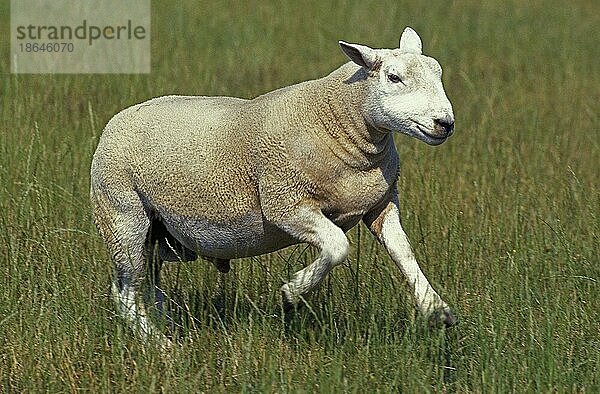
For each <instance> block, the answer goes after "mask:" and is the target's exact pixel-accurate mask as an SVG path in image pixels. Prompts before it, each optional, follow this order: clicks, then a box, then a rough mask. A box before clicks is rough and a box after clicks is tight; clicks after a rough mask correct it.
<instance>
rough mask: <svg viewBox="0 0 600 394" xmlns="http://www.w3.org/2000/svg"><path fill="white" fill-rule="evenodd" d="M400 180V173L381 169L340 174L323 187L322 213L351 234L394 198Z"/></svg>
mask: <svg viewBox="0 0 600 394" xmlns="http://www.w3.org/2000/svg"><path fill="white" fill-rule="evenodd" d="M396 177H397V171H391V172H390V173H385V172H384V171H381V169H380V168H377V169H373V170H371V171H366V172H359V173H354V174H349V173H346V174H340V176H338V177H336V178H335V179H332V180H331V182H330V183H329V184H328V185H327V186H325V187H324V188H323V193H322V195H321V196H322V204H321V207H322V211H323V213H324V214H325V215H326V216H327V217H328V218H329V219H330V220H331V221H333V222H334V223H335V224H336V225H338V226H339V227H341V228H342V229H343V230H344V231H347V230H349V229H350V228H352V227H354V226H355V225H356V224H357V223H358V222H359V221H360V220H361V219H362V217H363V216H364V215H365V214H366V213H367V212H369V211H371V210H372V209H373V208H375V206H377V205H378V204H379V203H381V201H382V200H383V199H384V198H385V197H386V196H388V195H390V189H391V188H393V187H395V184H396V183H395V180H396Z"/></svg>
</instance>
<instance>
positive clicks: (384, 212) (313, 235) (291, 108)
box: [91, 28, 456, 343]
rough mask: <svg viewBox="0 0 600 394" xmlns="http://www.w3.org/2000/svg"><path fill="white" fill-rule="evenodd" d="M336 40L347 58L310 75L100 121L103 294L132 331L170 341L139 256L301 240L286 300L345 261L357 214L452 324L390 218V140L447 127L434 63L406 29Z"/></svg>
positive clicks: (214, 254)
mask: <svg viewBox="0 0 600 394" xmlns="http://www.w3.org/2000/svg"><path fill="white" fill-rule="evenodd" d="M339 45H340V47H341V49H342V51H343V52H344V53H345V54H346V56H348V58H350V60H351V62H348V63H346V64H344V65H342V66H341V67H339V68H338V69H337V70H335V71H333V72H332V73H331V74H329V75H328V76H326V77H324V78H321V79H317V80H312V81H307V82H303V83H299V84H297V85H293V86H289V87H284V88H281V89H278V90H275V91H273V92H269V93H267V94H264V95H262V96H259V97H257V98H255V99H252V100H244V99H239V98H230V97H198V96H165V97H160V98H156V99H152V100H149V101H146V102H144V103H142V104H138V105H134V106H132V107H129V108H127V109H125V110H123V111H121V112H120V113H118V114H117V115H115V116H114V117H113V118H112V119H111V120H110V121H109V123H108V124H107V126H106V127H105V129H104V132H103V134H102V137H101V138H100V142H99V144H98V147H97V150H96V152H95V154H94V158H93V161H92V167H91V201H92V206H93V210H94V218H95V223H96V226H97V227H98V230H99V232H100V234H101V236H102V237H103V239H104V241H105V242H106V244H107V247H108V249H109V251H110V254H111V257H112V260H113V263H114V267H115V270H116V276H115V279H114V282H113V285H112V292H113V296H114V299H115V301H116V303H117V306H118V309H119V312H120V313H121V314H122V315H123V316H124V317H125V318H126V319H127V320H128V321H129V322H130V323H131V324H132V325H133V327H134V329H135V331H136V332H137V333H138V334H139V335H140V336H142V337H143V338H147V337H153V338H156V339H158V340H159V341H161V342H163V343H167V342H168V341H167V340H166V338H165V337H164V335H163V334H162V333H161V332H160V330H159V329H158V328H156V327H155V326H154V325H153V324H152V323H151V322H150V321H149V319H148V314H147V312H146V311H145V308H144V303H143V302H141V301H140V300H139V299H138V298H139V297H138V296H139V295H138V293H139V289H140V285H141V283H142V281H143V279H144V276H145V274H146V272H147V265H148V264H150V263H152V262H154V261H159V262H162V261H190V260H195V259H196V258H197V257H198V256H200V257H202V258H204V259H206V260H209V261H211V262H212V263H213V264H214V265H215V266H216V268H217V269H218V270H219V271H221V272H227V271H229V269H230V266H229V260H230V259H236V258H241V257H248V256H257V255H261V254H264V253H269V252H273V251H276V250H278V249H281V248H284V247H286V246H289V245H293V244H297V243H308V244H310V245H312V246H314V247H315V248H317V249H318V250H319V252H320V254H319V256H318V258H317V259H316V260H315V261H314V262H313V263H312V264H310V265H309V266H307V267H306V268H304V269H302V270H300V271H298V272H296V273H295V275H294V276H293V277H292V279H291V280H290V281H289V282H288V283H285V284H284V285H283V286H282V287H281V293H282V298H283V304H284V308H285V309H286V310H289V309H290V308H293V307H294V306H295V305H297V304H298V302H299V300H300V299H301V297H302V296H303V295H305V294H306V293H308V292H310V291H311V290H313V289H314V288H315V287H316V286H317V285H318V284H319V283H320V282H321V281H322V280H323V278H324V277H325V276H326V275H327V273H328V272H329V271H330V270H331V269H332V268H333V267H335V266H337V265H339V264H341V263H342V262H344V260H345V259H346V257H347V256H348V250H349V244H348V239H347V238H346V235H345V233H346V232H347V231H348V230H350V229H351V228H352V227H354V226H355V225H356V224H357V223H358V222H359V221H360V220H362V221H363V222H364V223H365V225H366V226H367V227H368V228H369V229H370V231H371V232H372V233H373V235H374V236H375V237H376V238H377V239H378V240H379V241H380V242H381V244H383V246H384V247H385V248H386V250H387V251H388V253H389V254H390V256H391V258H392V260H393V261H394V262H395V263H396V265H397V266H398V267H399V269H400V270H401V271H402V273H403V274H404V275H405V277H406V279H407V281H408V283H409V284H410V287H411V290H412V291H413V293H414V299H415V302H416V306H417V308H418V309H419V310H420V312H421V313H422V314H423V315H424V316H425V317H427V318H429V319H430V320H431V321H432V322H433V323H434V324H436V325H437V324H445V325H446V326H451V325H452V324H454V323H455V322H456V319H455V317H454V315H453V313H452V312H451V310H450V308H449V307H448V305H447V304H446V302H444V301H443V300H442V298H440V296H439V295H438V293H437V292H436V291H435V290H434V289H433V288H432V286H431V285H430V283H429V281H428V280H427V278H426V277H425V275H424V274H423V272H422V271H421V269H420V267H419V264H418V263H417V261H416V260H415V257H414V255H413V252H412V251H411V248H410V245H409V241H408V238H407V236H406V234H405V232H404V230H403V229H402V226H401V224H400V216H399V203H398V194H397V178H398V173H399V161H398V153H397V151H396V147H395V145H394V139H393V132H400V133H404V134H407V135H410V136H412V137H415V138H417V139H419V140H421V141H424V142H426V143H427V144H430V145H438V144H441V143H442V142H444V141H445V140H446V139H447V138H448V137H449V136H450V135H451V134H452V132H453V129H454V115H453V111H452V106H451V104H450V102H449V100H448V98H447V97H446V94H445V92H444V88H443V86H442V82H441V75H442V69H441V67H440V65H439V63H438V62H437V61H436V60H435V59H433V58H431V57H427V56H424V55H423V54H422V49H421V45H422V44H421V39H420V37H419V36H418V35H417V33H416V32H415V31H414V30H412V29H411V28H406V29H405V30H404V32H403V33H402V36H401V38H400V45H399V48H397V49H372V48H369V47H367V46H364V45H357V44H349V43H346V42H343V41H340V42H339ZM157 267H158V271H160V264H158V265H157ZM155 276H156V278H155V280H156V281H157V280H158V274H157V275H155ZM161 297H162V294H161V293H160V292H158V293H157V304H159V305H157V307H159V308H160V301H161Z"/></svg>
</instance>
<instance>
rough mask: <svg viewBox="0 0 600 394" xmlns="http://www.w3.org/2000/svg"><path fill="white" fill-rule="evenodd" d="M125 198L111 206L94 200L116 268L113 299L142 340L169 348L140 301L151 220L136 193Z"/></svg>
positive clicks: (101, 228) (103, 235)
mask: <svg viewBox="0 0 600 394" xmlns="http://www.w3.org/2000/svg"><path fill="white" fill-rule="evenodd" d="M121 196H122V195H121ZM124 197H125V198H127V200H126V201H124V199H123V198H124ZM124 197H123V196H122V199H119V201H118V202H115V200H114V199H111V200H110V203H109V199H107V198H104V197H103V196H102V195H98V194H96V195H94V198H93V200H92V201H93V203H94V205H95V207H94V208H95V209H94V211H95V221H96V225H97V227H98V229H99V231H100V234H101V235H102V237H103V238H104V241H105V242H106V244H107V246H108V249H109V252H110V254H111V257H112V260H113V263H114V265H115V271H116V277H115V279H114V281H113V284H112V297H113V299H114V301H115V303H116V306H117V310H118V312H119V314H120V315H121V316H122V317H123V318H124V319H125V320H126V321H127V323H128V324H129V325H130V326H131V327H132V329H133V330H134V332H135V333H136V334H138V335H139V337H140V338H142V339H144V340H146V339H152V340H155V341H156V342H157V343H158V344H159V345H160V346H161V347H163V348H165V347H168V346H169V344H170V342H169V340H168V339H167V338H166V337H165V336H164V334H162V333H161V332H160V330H159V329H158V328H156V327H155V326H154V325H153V324H152V323H151V322H150V320H149V317H148V315H147V313H146V308H145V306H144V303H143V302H141V301H140V300H138V298H139V297H138V295H139V290H140V287H141V284H142V282H143V280H144V276H145V274H146V256H145V250H144V249H145V247H146V236H147V233H148V229H149V226H150V221H149V219H148V217H147V215H146V213H145V211H144V209H143V206H142V203H141V201H140V200H139V198H138V197H137V195H136V194H135V192H133V191H132V192H131V194H130V195H127V196H124ZM115 205H116V206H115Z"/></svg>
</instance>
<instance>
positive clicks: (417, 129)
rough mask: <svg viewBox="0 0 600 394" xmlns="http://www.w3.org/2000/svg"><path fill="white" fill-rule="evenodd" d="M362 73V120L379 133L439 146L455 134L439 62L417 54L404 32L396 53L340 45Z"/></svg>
mask: <svg viewBox="0 0 600 394" xmlns="http://www.w3.org/2000/svg"><path fill="white" fill-rule="evenodd" d="M339 43H340V47H341V48H342V50H343V51H344V53H345V54H346V55H347V56H348V57H349V58H350V60H352V61H353V62H354V63H356V64H358V65H359V66H361V67H362V68H363V69H364V70H365V71H366V75H367V77H366V84H367V92H366V98H365V101H364V102H363V107H362V111H363V115H364V117H365V119H366V120H367V122H369V123H370V124H371V125H372V126H373V127H375V128H376V129H378V130H382V131H385V130H390V131H398V132H401V133H404V134H408V135H410V136H412V137H415V138H418V139H420V140H422V141H425V142H426V143H428V144H430V145H439V144H441V143H442V142H444V141H445V140H446V138H448V137H449V136H450V135H451V134H452V132H453V130H454V114H453V112H452V104H450V101H449V100H448V97H446V93H445V92H444V87H443V86H442V68H441V67H440V65H439V63H438V62H437V61H436V60H435V59H433V58H431V57H428V56H424V55H423V54H422V49H421V48H422V44H421V38H420V37H419V35H418V34H417V33H416V32H415V31H414V30H413V29H411V28H410V27H407V28H406V29H405V30H404V32H403V33H402V36H401V37H400V46H399V48H398V49H372V48H369V47H367V46H364V45H358V44H348V43H346V42H343V41H340V42H339Z"/></svg>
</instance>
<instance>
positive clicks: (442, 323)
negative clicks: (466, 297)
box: [429, 307, 458, 328]
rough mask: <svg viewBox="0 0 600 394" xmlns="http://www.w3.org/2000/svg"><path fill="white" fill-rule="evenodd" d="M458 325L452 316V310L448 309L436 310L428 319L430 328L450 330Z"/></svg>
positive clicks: (456, 319)
mask: <svg viewBox="0 0 600 394" xmlns="http://www.w3.org/2000/svg"><path fill="white" fill-rule="evenodd" d="M457 323H458V318H457V317H456V316H454V313H452V310H451V309H450V308H448V307H445V308H441V309H437V310H436V311H434V312H433V314H432V315H431V317H430V318H429V325H430V326H431V327H432V328H442V327H446V328H450V327H452V326H454V325H456V324H457Z"/></svg>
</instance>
